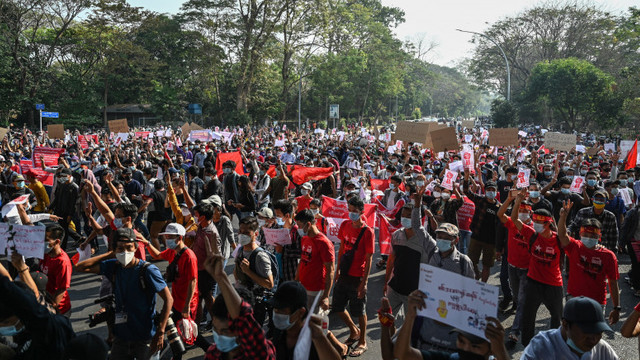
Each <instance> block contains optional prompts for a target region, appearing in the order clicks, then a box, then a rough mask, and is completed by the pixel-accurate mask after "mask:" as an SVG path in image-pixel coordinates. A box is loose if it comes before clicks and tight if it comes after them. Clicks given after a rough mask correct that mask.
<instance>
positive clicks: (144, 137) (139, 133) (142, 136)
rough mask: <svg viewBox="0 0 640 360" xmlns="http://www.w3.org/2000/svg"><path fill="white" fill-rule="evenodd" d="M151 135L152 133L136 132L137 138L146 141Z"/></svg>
mask: <svg viewBox="0 0 640 360" xmlns="http://www.w3.org/2000/svg"><path fill="white" fill-rule="evenodd" d="M149 134H151V131H136V138H142V139H146V138H148V137H149Z"/></svg>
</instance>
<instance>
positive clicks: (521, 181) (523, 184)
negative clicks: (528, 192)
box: [516, 169, 531, 189]
mask: <svg viewBox="0 0 640 360" xmlns="http://www.w3.org/2000/svg"><path fill="white" fill-rule="evenodd" d="M530 175H531V169H520V171H518V182H517V183H516V188H518V189H523V188H528V187H529V176H530Z"/></svg>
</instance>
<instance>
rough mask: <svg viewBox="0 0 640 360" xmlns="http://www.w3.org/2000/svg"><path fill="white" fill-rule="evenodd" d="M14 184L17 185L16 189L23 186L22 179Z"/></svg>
mask: <svg viewBox="0 0 640 360" xmlns="http://www.w3.org/2000/svg"><path fill="white" fill-rule="evenodd" d="M16 186H17V187H18V189H22V188H24V181H19V182H18V183H17V184H16Z"/></svg>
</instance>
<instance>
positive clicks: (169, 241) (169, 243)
mask: <svg viewBox="0 0 640 360" xmlns="http://www.w3.org/2000/svg"><path fill="white" fill-rule="evenodd" d="M176 246H177V244H176V240H175V239H167V247H168V248H169V249H175V248H176Z"/></svg>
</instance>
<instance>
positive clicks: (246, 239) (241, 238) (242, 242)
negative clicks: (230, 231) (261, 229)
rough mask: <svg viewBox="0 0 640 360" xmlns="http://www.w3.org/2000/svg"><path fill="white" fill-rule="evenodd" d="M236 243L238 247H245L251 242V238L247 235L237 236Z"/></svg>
mask: <svg viewBox="0 0 640 360" xmlns="http://www.w3.org/2000/svg"><path fill="white" fill-rule="evenodd" d="M238 242H239V243H240V246H245V245H249V244H251V243H252V242H253V240H251V236H249V235H247V234H238Z"/></svg>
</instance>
